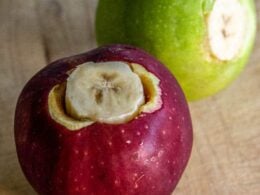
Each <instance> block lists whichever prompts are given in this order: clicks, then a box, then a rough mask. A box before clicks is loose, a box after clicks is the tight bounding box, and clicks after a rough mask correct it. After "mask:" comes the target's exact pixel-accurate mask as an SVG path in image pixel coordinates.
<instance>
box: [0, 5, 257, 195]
mask: <svg viewBox="0 0 260 195" xmlns="http://www.w3.org/2000/svg"><path fill="white" fill-rule="evenodd" d="M256 4H257V8H258V12H259V11H260V0H256ZM95 7H96V1H95V0H37V1H36V0H26V1H25V0H0V43H1V46H0V79H1V80H0V90H1V92H0V106H1V109H0V194H1V195H4V194H17V195H31V194H32V195H33V194H35V192H34V191H33V190H32V188H31V187H30V185H29V184H28V183H27V181H26V180H25V178H24V176H23V174H22V172H21V169H20V167H19V164H18V161H17V157H16V153H15V146H14V138H13V118H14V109H15V104H16V101H17V97H18V95H19V93H20V91H21V89H22V87H23V86H24V84H25V83H26V81H28V79H29V78H30V77H31V76H32V75H33V74H35V72H36V71H38V70H39V69H41V68H42V67H44V66H45V65H46V64H48V63H49V62H50V61H53V60H55V59H58V58H61V57H64V56H70V55H72V54H77V53H80V52H83V51H86V50H89V49H91V48H94V47H95V46H96V43H95V37H94V36H95V35H94V27H93V26H94V24H93V23H94V22H93V21H94V12H95ZM258 18H259V21H260V17H259V15H258ZM258 25H259V23H258ZM258 35H260V34H259V33H258ZM190 109H191V113H192V118H193V124H194V146H193V152H192V157H191V159H190V161H189V164H188V167H187V169H186V171H185V173H184V175H183V177H182V179H181V181H180V183H179V185H178V187H177V189H176V191H175V193H174V194H176V195H259V194H260V36H258V37H257V40H256V46H255V49H254V53H253V55H252V56H251V59H250V62H249V64H248V66H247V67H246V69H245V71H244V72H243V73H242V75H241V76H240V77H239V78H238V79H237V80H236V81H235V82H234V83H233V84H232V85H231V86H230V87H229V88H227V89H226V90H224V91H222V92H221V93H219V94H217V95H216V96H214V97H211V98H208V99H206V100H203V101H199V102H195V103H190Z"/></svg>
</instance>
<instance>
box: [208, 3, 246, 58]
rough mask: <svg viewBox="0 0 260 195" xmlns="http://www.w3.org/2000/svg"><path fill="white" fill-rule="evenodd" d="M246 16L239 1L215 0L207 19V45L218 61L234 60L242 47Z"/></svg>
mask: <svg viewBox="0 0 260 195" xmlns="http://www.w3.org/2000/svg"><path fill="white" fill-rule="evenodd" d="M246 20H247V15H246V10H245V8H244V7H243V6H242V5H241V3H240V2H239V0H216V1H215V4H214V6H213V10H212V12H211V13H210V14H209V17H208V21H207V22H208V33H209V44H210V48H211V52H212V54H213V55H214V56H215V57H217V58H218V59H219V60H222V61H227V60H232V59H234V58H235V57H236V56H237V55H238V54H239V52H240V50H241V48H242V47H243V43H244V40H245V35H246V29H247V21H246Z"/></svg>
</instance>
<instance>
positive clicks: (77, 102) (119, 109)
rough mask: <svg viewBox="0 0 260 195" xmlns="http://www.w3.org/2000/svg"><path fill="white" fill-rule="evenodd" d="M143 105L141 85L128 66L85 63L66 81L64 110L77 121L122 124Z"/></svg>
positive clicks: (143, 97) (114, 63) (110, 63)
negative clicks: (87, 120)
mask: <svg viewBox="0 0 260 195" xmlns="http://www.w3.org/2000/svg"><path fill="white" fill-rule="evenodd" d="M144 103H145V96H144V89H143V85H142V82H141V80H140V78H139V76H138V75H137V74H135V73H134V72H133V71H132V70H131V68H130V67H129V65H128V64H127V63H123V62H100V63H94V62H87V63H85V64H82V65H79V66H78V67H77V68H76V69H75V70H74V71H73V72H72V73H71V74H70V76H69V77H68V79H67V86H66V94H65V106H66V111H67V113H68V114H69V115H70V116H72V117H73V118H76V119H78V120H85V119H90V120H92V121H98V122H102V123H109V124H119V123H124V122H126V121H129V120H131V119H132V118H134V117H135V115H136V114H137V113H138V111H139V107H140V106H141V105H143V104H144Z"/></svg>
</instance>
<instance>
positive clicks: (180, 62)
mask: <svg viewBox="0 0 260 195" xmlns="http://www.w3.org/2000/svg"><path fill="white" fill-rule="evenodd" d="M214 2H215V1H214V0H196V1H194V0H185V1H180V0H100V1H99V4H98V8H97V14H96V36H97V42H98V44H99V45H105V44H110V43H124V44H132V45H135V46H137V47H141V48H143V49H145V50H146V51H148V52H150V53H151V54H153V55H154V56H155V57H157V58H158V59H159V60H160V61H162V62H163V63H164V64H165V65H166V66H167V67H168V68H169V69H170V70H171V72H172V73H173V74H174V75H175V77H176V78H177V80H178V81H179V83H180V85H181V86H182V88H183V90H184V92H185V95H186V97H187V99H188V100H190V101H192V100H198V99H201V98H204V97H207V96H210V95H213V94H215V93H217V92H218V91H220V90H222V89H223V88H225V87H226V86H227V85H229V84H230V83H231V81H233V80H234V79H235V78H236V77H237V76H238V75H239V73H240V72H241V71H242V70H243V68H244V66H245V64H246V63H247V61H248V58H249V56H250V53H251V51H252V48H253V44H254V40H255V34H256V14H255V13H256V12H255V5H254V1H253V0H240V2H241V4H242V6H243V7H244V8H245V10H246V12H247V17H248V22H247V25H248V26H247V29H248V30H247V33H246V38H245V40H244V43H243V47H242V48H241V49H240V52H239V54H238V55H237V56H236V57H235V58H234V59H232V60H230V61H221V60H219V59H217V58H216V57H214V56H213V55H212V54H211V51H210V48H209V47H210V46H209V42H208V33H207V24H206V20H207V16H208V14H209V13H210V11H211V10H212V8H213V5H214Z"/></svg>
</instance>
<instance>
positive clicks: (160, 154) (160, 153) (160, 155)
mask: <svg viewBox="0 0 260 195" xmlns="http://www.w3.org/2000/svg"><path fill="white" fill-rule="evenodd" d="M163 153H164V150H160V151H159V152H158V154H157V156H158V158H161V157H162V155H163Z"/></svg>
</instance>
